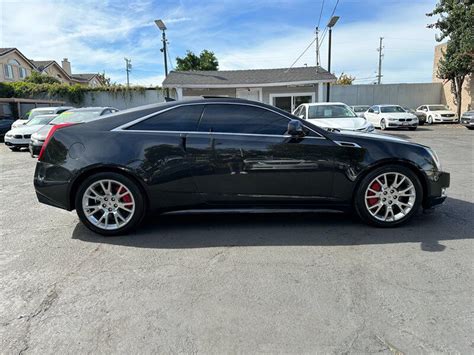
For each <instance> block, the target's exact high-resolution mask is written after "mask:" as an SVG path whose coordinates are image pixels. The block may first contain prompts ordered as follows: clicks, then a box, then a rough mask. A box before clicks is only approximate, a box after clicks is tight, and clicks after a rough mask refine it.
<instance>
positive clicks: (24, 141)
mask: <svg viewBox="0 0 474 355" xmlns="http://www.w3.org/2000/svg"><path fill="white" fill-rule="evenodd" d="M55 117H57V115H37V116H36V117H34V118H33V119H31V120H30V121H28V123H26V124H25V125H22V126H20V127H17V128H13V129H11V130H9V131H8V132H7V133H5V145H6V146H7V147H8V148H10V149H11V150H13V151H16V150H20V149H21V148H28V144H29V143H30V139H31V135H32V134H33V133H36V132H38V131H39V130H40V129H41V128H43V127H44V126H46V125H47V124H48V123H49V122H51V121H52V120H53V119H54V118H55Z"/></svg>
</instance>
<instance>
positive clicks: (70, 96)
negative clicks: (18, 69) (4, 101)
mask: <svg viewBox="0 0 474 355" xmlns="http://www.w3.org/2000/svg"><path fill="white" fill-rule="evenodd" d="M146 89H147V88H145V87H143V86H130V87H127V86H124V85H111V86H99V87H95V88H91V87H87V86H82V85H79V84H76V85H67V84H35V83H29V82H25V81H17V82H13V83H0V97H2V98H8V97H16V98H25V99H38V98H44V97H49V98H63V99H66V100H68V101H70V102H72V103H76V104H80V103H81V102H82V101H83V100H84V95H85V93H87V92H93V91H105V92H112V93H116V94H118V93H122V94H123V95H125V94H127V93H132V92H141V93H144V92H145V90H146ZM156 90H161V88H159V87H157V88H156Z"/></svg>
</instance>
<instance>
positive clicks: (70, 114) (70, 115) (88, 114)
mask: <svg viewBox="0 0 474 355" xmlns="http://www.w3.org/2000/svg"><path fill="white" fill-rule="evenodd" d="M100 113H101V111H66V112H63V113H61V114H60V115H59V116H58V117H56V118H55V119H54V120H52V121H51V124H59V123H78V122H85V121H90V120H92V119H94V118H96V117H99V116H100Z"/></svg>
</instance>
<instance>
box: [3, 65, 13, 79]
mask: <svg viewBox="0 0 474 355" xmlns="http://www.w3.org/2000/svg"><path fill="white" fill-rule="evenodd" d="M3 68H4V71H5V78H6V79H13V65H11V64H5V65H4V66H3Z"/></svg>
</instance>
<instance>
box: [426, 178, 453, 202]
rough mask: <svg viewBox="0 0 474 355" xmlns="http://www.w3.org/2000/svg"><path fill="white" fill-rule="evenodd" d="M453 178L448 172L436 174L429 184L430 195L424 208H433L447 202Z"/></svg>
mask: <svg viewBox="0 0 474 355" xmlns="http://www.w3.org/2000/svg"><path fill="white" fill-rule="evenodd" d="M450 181H451V176H450V174H449V173H446V172H438V173H436V174H435V175H434V176H433V177H432V178H431V179H430V180H429V184H428V191H427V192H428V195H427V196H426V197H425V199H424V201H423V208H425V209H427V208H432V207H434V206H436V205H439V204H441V203H443V202H444V200H446V197H447V195H446V189H447V188H448V187H449V184H450Z"/></svg>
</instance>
